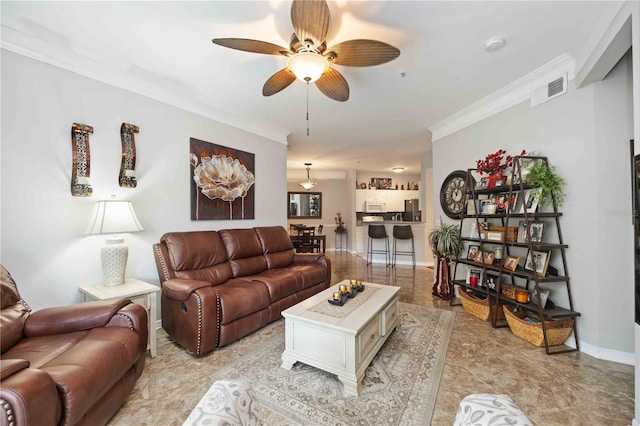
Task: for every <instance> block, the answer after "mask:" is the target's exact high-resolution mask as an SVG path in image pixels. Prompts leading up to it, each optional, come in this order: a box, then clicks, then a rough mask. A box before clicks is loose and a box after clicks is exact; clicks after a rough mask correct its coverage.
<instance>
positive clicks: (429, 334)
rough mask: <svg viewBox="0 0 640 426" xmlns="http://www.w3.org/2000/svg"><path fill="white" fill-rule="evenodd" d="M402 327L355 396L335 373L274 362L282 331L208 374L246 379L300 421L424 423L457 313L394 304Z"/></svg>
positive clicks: (261, 396)
mask: <svg viewBox="0 0 640 426" xmlns="http://www.w3.org/2000/svg"><path fill="white" fill-rule="evenodd" d="M399 306H400V308H399V311H400V325H399V326H398V327H397V328H396V330H395V331H394V332H393V333H391V335H390V336H389V338H388V339H387V341H386V343H385V344H384V346H383V347H382V348H381V349H380V351H379V352H378V354H377V355H376V357H375V358H374V359H373V361H372V362H371V364H370V365H369V367H368V368H367V371H366V373H365V377H364V379H363V390H362V392H361V394H360V395H359V396H357V397H356V396H345V395H343V385H342V383H341V382H340V381H339V380H338V379H337V377H336V376H335V375H333V374H331V373H326V372H324V371H321V370H319V369H317V368H314V367H310V366H308V365H305V364H303V363H300V362H297V363H296V364H295V365H294V367H293V368H292V369H291V370H285V369H284V368H281V367H280V364H281V362H282V360H281V358H280V357H281V355H282V352H283V351H284V335H277V336H275V337H273V338H272V339H270V340H269V341H267V342H266V343H265V344H264V346H263V347H262V348H261V349H258V350H255V351H253V352H250V353H247V354H246V355H244V356H242V357H240V358H238V359H236V360H235V361H233V362H232V363H231V364H229V365H227V366H225V367H223V368H222V369H220V370H218V371H217V372H215V373H214V374H213V375H212V379H214V380H239V381H242V382H244V383H247V384H249V385H250V386H251V387H252V388H253V391H254V392H255V393H256V395H257V397H258V401H259V402H260V404H262V405H263V406H264V407H267V408H269V409H271V410H273V411H276V412H277V413H279V414H281V415H283V416H284V417H286V418H288V419H291V420H292V421H294V422H297V423H300V424H305V425H355V424H357V425H398V424H401V425H428V424H429V423H430V422H431V415H432V413H433V407H434V405H435V400H436V396H437V393H438V384H439V382H440V377H441V375H442V369H443V367H444V360H445V357H446V355H447V346H448V344H449V337H450V335H451V330H452V328H453V322H454V318H455V313H454V312H451V311H444V310H439V309H435V308H428V307H425V306H417V305H411V304H407V303H400V305H399Z"/></svg>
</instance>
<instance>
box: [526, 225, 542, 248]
mask: <svg viewBox="0 0 640 426" xmlns="http://www.w3.org/2000/svg"><path fill="white" fill-rule="evenodd" d="M543 231H544V222H531V223H529V232H528V235H529V238H530V239H531V242H532V243H541V242H542V232H543Z"/></svg>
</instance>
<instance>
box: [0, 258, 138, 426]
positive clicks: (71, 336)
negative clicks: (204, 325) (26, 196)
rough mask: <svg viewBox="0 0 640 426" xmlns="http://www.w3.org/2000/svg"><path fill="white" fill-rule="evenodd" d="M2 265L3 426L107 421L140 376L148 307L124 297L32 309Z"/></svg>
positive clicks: (0, 387) (0, 365) (0, 410)
mask: <svg viewBox="0 0 640 426" xmlns="http://www.w3.org/2000/svg"><path fill="white" fill-rule="evenodd" d="M0 268H1V270H0V299H1V310H0V334H1V336H2V337H1V339H2V340H1V347H2V356H1V357H0V370H1V375H0V424H1V425H17V426H20V425H38V426H46V425H100V424H106V423H107V421H108V420H109V419H110V418H111V417H112V416H113V415H114V414H115V413H116V412H117V411H118V409H120V407H121V406H122V404H124V402H125V401H126V399H127V397H128V396H129V394H130V393H131V391H132V389H133V386H134V384H135V381H136V379H138V377H140V375H141V374H142V370H143V368H144V362H145V358H146V352H147V312H146V311H145V309H144V308H143V307H142V306H140V305H135V304H132V303H131V302H130V301H129V300H125V299H121V300H110V301H98V302H88V303H80V304H77V305H72V306H67V307H56V308H47V309H42V310H40V311H38V312H35V313H31V309H30V308H29V306H28V305H27V303H26V302H25V301H24V300H23V299H22V298H21V297H20V293H19V292H18V287H17V285H16V283H15V281H14V280H13V278H12V277H11V275H10V274H9V273H8V272H7V270H6V269H5V268H4V266H1V265H0Z"/></svg>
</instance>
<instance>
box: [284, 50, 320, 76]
mask: <svg viewBox="0 0 640 426" xmlns="http://www.w3.org/2000/svg"><path fill="white" fill-rule="evenodd" d="M328 66H329V65H328V63H327V60H326V59H325V57H324V56H322V55H320V54H319V53H314V52H300V53H296V54H295V55H293V56H291V57H290V58H289V60H288V61H287V68H289V69H290V70H291V72H293V73H294V74H295V75H296V77H297V78H298V80H302V81H305V82H306V81H309V82H312V81H316V80H317V79H319V78H320V76H321V75H322V74H323V73H324V72H325V71H326V70H327V68H328Z"/></svg>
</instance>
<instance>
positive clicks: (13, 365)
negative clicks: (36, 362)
mask: <svg viewBox="0 0 640 426" xmlns="http://www.w3.org/2000/svg"><path fill="white" fill-rule="evenodd" d="M29 365H31V363H30V362H29V361H27V360H26V359H0V380H4V379H6V378H7V377H9V376H12V375H13V374H15V373H17V372H18V371H20V370H24V369H25V368H29Z"/></svg>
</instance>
